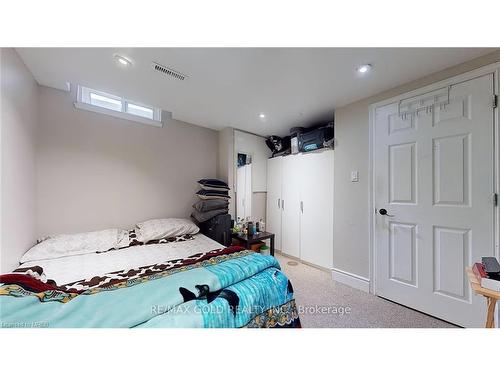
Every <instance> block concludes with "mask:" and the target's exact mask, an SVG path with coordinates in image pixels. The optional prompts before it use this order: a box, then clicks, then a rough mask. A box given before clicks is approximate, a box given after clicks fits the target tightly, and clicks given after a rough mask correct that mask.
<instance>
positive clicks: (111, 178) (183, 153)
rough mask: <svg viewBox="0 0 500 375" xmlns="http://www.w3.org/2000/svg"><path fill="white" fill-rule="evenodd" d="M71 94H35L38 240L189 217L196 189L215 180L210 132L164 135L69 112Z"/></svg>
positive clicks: (176, 125) (177, 129)
mask: <svg viewBox="0 0 500 375" xmlns="http://www.w3.org/2000/svg"><path fill="white" fill-rule="evenodd" d="M73 102H74V94H69V93H66V92H62V91H58V90H54V89H50V88H45V87H40V111H41V118H40V133H39V134H40V136H39V138H38V142H37V146H38V148H37V163H38V164H37V192H36V201H37V205H38V206H37V212H38V215H37V223H38V226H37V229H38V234H39V235H43V234H49V233H61V232H80V231H87V230H95V229H103V228H111V227H121V228H130V227H132V226H133V225H134V224H135V223H137V222H140V221H142V220H146V219H151V218H160V217H189V215H190V213H191V211H192V208H191V205H192V204H193V203H194V202H195V201H196V199H195V196H194V193H195V192H196V191H197V190H198V185H197V183H196V181H197V180H198V179H200V178H203V177H214V176H215V175H216V173H217V155H218V145H217V142H218V140H217V132H216V131H213V130H210V129H206V128H202V127H198V126H195V125H191V124H187V123H183V122H180V121H176V120H171V119H169V120H167V121H166V124H165V125H164V127H163V128H157V127H153V126H149V125H144V124H140V123H135V122H131V121H127V120H122V119H117V118H114V117H110V116H107V115H102V114H98V113H94V112H89V111H85V110H79V109H76V108H75V107H74V106H73Z"/></svg>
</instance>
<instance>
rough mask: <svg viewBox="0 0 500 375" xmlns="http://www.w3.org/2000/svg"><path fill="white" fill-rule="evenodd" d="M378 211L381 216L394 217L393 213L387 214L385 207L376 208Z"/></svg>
mask: <svg viewBox="0 0 500 375" xmlns="http://www.w3.org/2000/svg"><path fill="white" fill-rule="evenodd" d="M378 213H379V214H380V215H382V216H387V217H394V215H389V214H388V213H387V210H386V209H385V208H381V209H380V210H378Z"/></svg>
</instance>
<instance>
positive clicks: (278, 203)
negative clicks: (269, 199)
mask: <svg viewBox="0 0 500 375" xmlns="http://www.w3.org/2000/svg"><path fill="white" fill-rule="evenodd" d="M278 208H281V207H280V199H279V198H278Z"/></svg>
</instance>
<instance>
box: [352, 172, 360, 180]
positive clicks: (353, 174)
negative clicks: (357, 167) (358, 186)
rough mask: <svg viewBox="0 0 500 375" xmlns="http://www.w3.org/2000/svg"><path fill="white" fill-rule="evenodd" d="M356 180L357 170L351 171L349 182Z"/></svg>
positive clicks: (357, 178) (357, 177)
mask: <svg viewBox="0 0 500 375" xmlns="http://www.w3.org/2000/svg"><path fill="white" fill-rule="evenodd" d="M358 181H359V172H358V171H351V182H358Z"/></svg>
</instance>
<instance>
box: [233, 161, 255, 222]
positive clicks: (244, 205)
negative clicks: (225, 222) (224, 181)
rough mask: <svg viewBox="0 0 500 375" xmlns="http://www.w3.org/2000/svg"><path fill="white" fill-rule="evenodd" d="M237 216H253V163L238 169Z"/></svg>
mask: <svg viewBox="0 0 500 375" xmlns="http://www.w3.org/2000/svg"><path fill="white" fill-rule="evenodd" d="M236 216H237V217H239V218H241V219H246V218H247V217H251V216H252V165H251V164H247V165H244V166H242V167H238V168H237V170H236Z"/></svg>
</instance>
